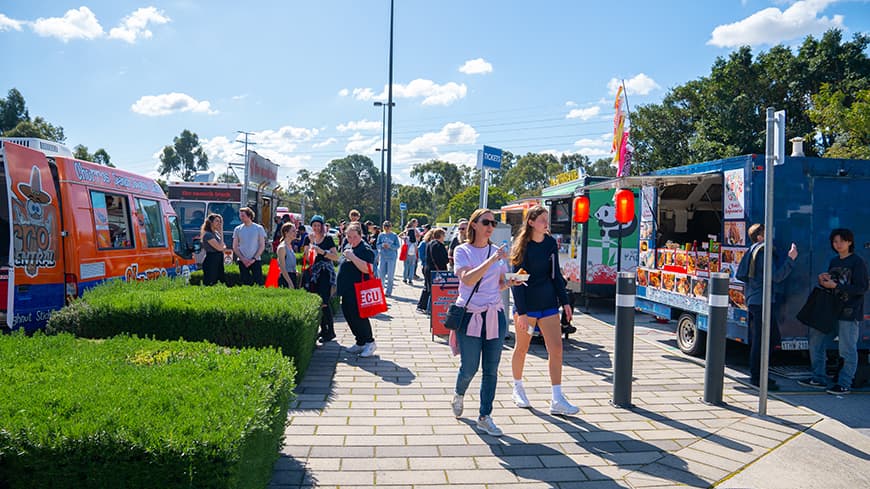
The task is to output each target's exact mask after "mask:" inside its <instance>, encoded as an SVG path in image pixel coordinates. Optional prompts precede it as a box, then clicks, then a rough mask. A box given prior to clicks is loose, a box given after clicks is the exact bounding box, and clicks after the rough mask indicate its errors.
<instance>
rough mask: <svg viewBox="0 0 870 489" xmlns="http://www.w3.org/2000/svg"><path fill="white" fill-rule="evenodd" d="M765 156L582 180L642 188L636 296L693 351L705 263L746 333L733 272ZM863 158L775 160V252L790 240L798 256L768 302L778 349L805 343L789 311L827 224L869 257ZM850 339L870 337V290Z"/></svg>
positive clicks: (755, 205) (761, 189)
mask: <svg viewBox="0 0 870 489" xmlns="http://www.w3.org/2000/svg"><path fill="white" fill-rule="evenodd" d="M764 165H765V161H764V156H763V155H746V156H738V157H733V158H727V159H723V160H716V161H709V162H705V163H698V164H693V165H686V166H681V167H675V168H668V169H664V170H659V171H656V172H653V173H651V174H649V175H642V176H629V177H623V178H617V179H613V180H608V181H606V182H601V183H598V184H593V185H589V186H586V187H584V189H585V190H594V189H601V188H636V189H640V194H641V198H640V202H638V205H639V206H640V215H641V223H640V239H639V246H638V268H637V285H638V287H637V301H636V307H637V309H638V310H640V311H642V312H646V313H649V314H652V315H655V316H657V317H660V318H665V319H670V320H676V336H677V344H678V346H679V348H680V350H682V351H683V352H684V353H687V354H690V355H701V354H702V353H703V351H704V348H705V346H706V338H705V332H706V330H707V311H708V303H707V296H708V292H709V290H708V289H709V287H708V280H709V277H710V273H713V272H726V273H728V274H729V275H730V277H731V282H730V291H729V299H730V300H729V306H730V307H729V310H728V333H727V336H728V338H729V339H732V340H735V341H739V342H743V343H747V342H748V337H749V332H748V311H747V307H746V304H745V299H744V285H743V283H742V282H740V281H739V280H737V279H736V278H735V276H734V275H735V272H736V270H737V265H738V264H739V263H740V259H741V258H742V257H743V255H744V254H745V253H746V251H747V250H748V249H749V246H750V245H751V243H750V242H749V237H748V229H749V226H750V225H752V224H753V223H763V222H764V193H765V185H764V178H765V177H764ZM868 196H870V161H867V160H845V159H832V158H811V157H793V156H789V157H786V158H785V161H784V163H783V164H782V165H777V166H775V167H774V216H773V223H774V229H773V236H772V237H773V243H774V253H775V258H777V256H776V255H779V259H784V258H785V253H786V252H787V250H788V249H789V247H790V246H791V243H795V244H796V245H797V248H798V252H799V255H798V258H797V260H796V263H795V266H794V268H793V270H792V272H791V274H790V276H789V278H788V280H787V281H786V282H785V283H784V289H783V292H782V293H783V295H782V296H781V297H780V299H779V301H778V302H777V303H776V304H775V308H774V314H776V318H777V320H778V323H779V328H780V332H781V334H782V341H781V343H780V345H778V347H779V348H781V349H783V350H806V349H807V348H808V344H807V326H805V325H804V324H802V323H800V322H799V321H798V320H797V319H796V317H795V316H796V315H797V312H798V311H799V310H800V308H801V307H802V306H803V304H804V302H805V301H806V299H807V296H808V295H809V293H810V291H811V290H812V288H813V287H814V286H815V285H816V284H817V279H816V277H817V276H818V274H819V273H821V272H824V271H826V270H827V267H828V262H829V261H830V259H831V257H832V256H833V255H834V251H833V250H832V249H831V246H830V242H829V240H828V237H829V234H830V232H831V230H832V229H834V228H841V227H844V228H849V229H851V230H852V231H853V232H854V233H855V253H857V254H858V255H859V256H861V257H862V258H863V259H864V261H865V262H867V263H870V205H868V202H870V197H868ZM864 310H865V314H866V315H865V316H864V321H863V322H862V324H861V327H860V330H859V340H858V348H859V349H862V350H866V349H867V348H868V347H870V294H867V295H866V296H865V306H864Z"/></svg>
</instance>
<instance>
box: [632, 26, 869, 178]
mask: <svg viewBox="0 0 870 489" xmlns="http://www.w3.org/2000/svg"><path fill="white" fill-rule="evenodd" d="M868 43H870V37H868V36H867V35H866V34H860V33H859V34H856V35H855V36H854V37H853V39H852V40H851V41H847V42H844V41H843V38H842V33H841V32H840V31H838V30H830V31H828V32H826V33H825V34H824V35H823V36H822V37H821V39H819V40H816V39H815V38H813V37H812V36H809V37H807V38H806V39H805V40H804V42H803V44H802V45H801V46H800V48H799V49H798V50H797V54H794V53H793V52H792V51H791V50H790V49H789V48H787V47H784V46H775V47H773V48H771V49H770V50H769V51H767V52H762V53H760V54H759V55H758V56H756V57H755V58H754V59H753V56H752V52H751V50H750V48H749V47H742V48H739V49H738V50H736V51H734V52H732V53H731V54H730V55H729V56H727V57H720V58H717V59H716V61H715V63H714V64H713V66H712V68H711V71H710V74H709V75H708V76H706V77H702V78H700V79H697V80H693V81H690V82H688V83H686V84H685V85H682V86H678V87H675V88H673V89H671V90H670V91H669V92H668V93H667V94H666V95H665V97H664V99H663V100H662V103H661V104H651V105H646V106H642V107H639V108H637V110H636V112H633V113H632V114H631V115H630V116H631V127H632V141H633V142H634V144H635V158H634V160H635V161H636V162H638V164H637V165H636V167H637V169H638V171H640V172H646V171H651V170H655V169H658V168H667V167H671V166H677V165H684V164H689V163H696V162H699V161H705V160H710V159H714V158H723V157H728V156H735V155H739V154H747V153H758V152H762V151H763V150H764V115H765V111H766V108H767V107H776V108H778V109H785V110H786V116H787V124H786V137H787V138H790V137H792V136H803V137H804V138H805V139H806V140H807V141H808V145H807V147H806V148H805V151H806V152H807V154H809V155H816V154H822V153H824V152H825V150H826V149H827V148H829V147H831V146H832V145H833V144H834V143H835V139H834V138H835V136H834V135H833V134H831V133H828V132H825V130H824V128H821V127H817V126H815V125H814V124H813V121H811V120H810V111H811V110H813V103H814V102H813V95H815V94H818V93H819V92H820V90H821V87H822V84H824V83H829V84H830V85H832V86H836V87H837V88H838V89H839V90H841V91H842V92H843V93H844V94H847V96H848V97H851V98H854V97H855V94H857V93H859V92H860V91H861V90H864V89H868V88H870V58H868V56H867V46H868ZM851 103H852V101H851V99H849V100H846V101H845V102H844V104H845V107H850V106H851ZM817 135H818V137H816V136H817Z"/></svg>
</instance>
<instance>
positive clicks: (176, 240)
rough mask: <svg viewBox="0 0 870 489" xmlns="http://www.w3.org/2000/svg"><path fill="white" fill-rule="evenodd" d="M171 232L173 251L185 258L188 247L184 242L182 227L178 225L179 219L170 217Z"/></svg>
mask: <svg viewBox="0 0 870 489" xmlns="http://www.w3.org/2000/svg"><path fill="white" fill-rule="evenodd" d="M169 232H170V233H172V249H173V250H174V251H175V254H176V255H179V256H184V255H185V251H186V248H187V247H186V246H185V245H186V243H185V242H184V233H182V231H181V226H180V225H179V224H178V217H176V216H169Z"/></svg>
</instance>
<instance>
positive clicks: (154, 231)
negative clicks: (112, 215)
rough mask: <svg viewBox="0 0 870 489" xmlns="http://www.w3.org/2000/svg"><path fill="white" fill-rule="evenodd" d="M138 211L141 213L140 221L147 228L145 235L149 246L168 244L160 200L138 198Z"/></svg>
mask: <svg viewBox="0 0 870 489" xmlns="http://www.w3.org/2000/svg"><path fill="white" fill-rule="evenodd" d="M136 211H137V212H138V213H139V223H140V224H141V225H142V228H143V229H145V237H146V239H147V240H148V242H147V244H146V246H148V247H149V248H163V247H165V246H166V231H165V228H164V227H163V212H161V210H160V202H157V201H156V200H148V199H136Z"/></svg>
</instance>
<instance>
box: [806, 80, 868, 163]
mask: <svg viewBox="0 0 870 489" xmlns="http://www.w3.org/2000/svg"><path fill="white" fill-rule="evenodd" d="M850 100H851V104H850V105H849V101H850ZM810 119H811V120H812V122H813V123H814V124H815V125H816V127H817V128H818V131H819V133H820V134H822V135H823V137H824V138H825V139H826V140H827V141H830V142H831V143H830V145H829V146H828V147H827V148H826V149H825V152H824V154H823V155H822V156H824V157H827V158H858V159H870V89H868V90H861V91H860V92H858V93H856V94H855V95H854V96H851V97H850V96H848V95H847V94H845V93H843V91H842V90H839V89H837V90H835V89H833V88H832V87H831V85H829V84H827V83H825V84H823V85H822V88H821V90H820V91H819V93H817V94H816V95H813V108H812V109H811V110H810Z"/></svg>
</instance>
